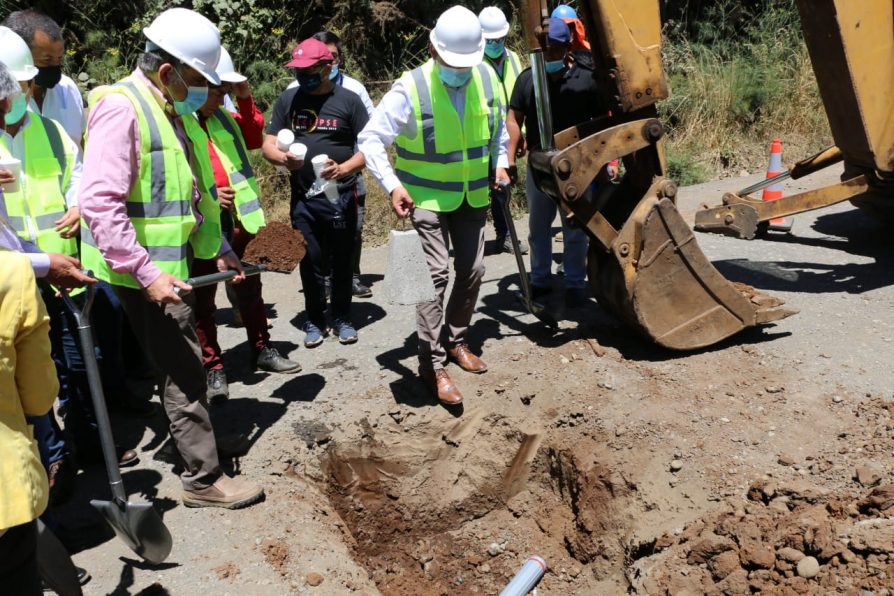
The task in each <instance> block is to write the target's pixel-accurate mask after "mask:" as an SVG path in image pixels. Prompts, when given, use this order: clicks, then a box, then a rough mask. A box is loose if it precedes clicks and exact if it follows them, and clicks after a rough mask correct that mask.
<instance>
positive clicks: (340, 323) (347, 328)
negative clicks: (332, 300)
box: [332, 319, 357, 344]
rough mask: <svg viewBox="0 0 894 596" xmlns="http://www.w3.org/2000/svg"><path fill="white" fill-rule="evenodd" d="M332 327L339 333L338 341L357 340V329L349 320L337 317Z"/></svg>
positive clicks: (351, 342) (348, 341) (346, 342)
mask: <svg viewBox="0 0 894 596" xmlns="http://www.w3.org/2000/svg"><path fill="white" fill-rule="evenodd" d="M332 327H333V328H334V329H335V332H336V333H337V334H338V343H341V344H353V343H356V342H357V330H356V329H354V326H353V325H351V323H350V322H349V321H346V320H345V319H335V322H333V324H332Z"/></svg>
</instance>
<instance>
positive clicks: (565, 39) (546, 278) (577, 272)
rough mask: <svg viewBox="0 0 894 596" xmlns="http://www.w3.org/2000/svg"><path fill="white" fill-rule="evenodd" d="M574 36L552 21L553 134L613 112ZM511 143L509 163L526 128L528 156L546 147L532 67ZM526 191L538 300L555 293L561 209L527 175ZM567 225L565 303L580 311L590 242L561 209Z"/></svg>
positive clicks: (514, 109) (513, 114)
mask: <svg viewBox="0 0 894 596" xmlns="http://www.w3.org/2000/svg"><path fill="white" fill-rule="evenodd" d="M570 50H571V31H570V30H569V29H568V25H567V24H566V23H565V22H564V21H563V20H562V19H559V18H550V19H549V28H548V32H547V34H546V47H545V48H544V58H545V60H546V72H547V82H548V89H549V97H550V104H551V106H552V122H553V130H555V131H560V130H564V129H566V128H569V127H571V126H574V125H576V124H578V123H580V122H584V121H586V120H589V119H591V118H595V117H597V116H603V115H605V114H606V112H607V111H608V110H607V108H606V106H605V105H604V102H603V100H602V95H601V94H600V93H599V92H598V89H597V88H596V83H595V81H594V79H593V76H592V75H593V73H592V71H590V70H589V69H586V68H584V67H582V66H580V65H579V64H578V63H576V62H574V61H573V60H571V58H570V55H569V52H570ZM506 125H507V128H508V129H509V135H510V137H511V141H510V143H509V160H510V163H512V164H514V163H515V159H516V154H515V151H516V148H517V147H518V146H519V144H520V143H521V142H522V127H523V126H525V127H526V137H527V139H526V140H527V146H528V151H529V152H530V151H535V150H539V149H540V148H541V147H542V144H541V139H540V128H539V125H538V121H537V105H536V101H535V97H534V79H533V75H532V73H531V69H530V68H528V69H526V70H525V71H524V72H522V74H521V75H520V76H519V78H518V81H517V82H516V84H515V90H514V91H513V93H512V98H511V99H510V101H509V113H508V115H507V117H506ZM526 187H527V188H526V191H527V196H528V208H529V213H530V215H529V218H528V227H529V240H530V242H531V290H532V293H533V294H534V297H536V298H539V297H542V296H546V295H547V294H549V293H550V292H551V291H552V271H551V267H552V255H553V250H552V233H551V231H552V223H553V220H554V219H555V217H556V211H557V205H556V203H555V202H554V201H553V200H552V199H550V198H549V197H548V196H547V195H546V194H544V193H543V192H542V191H540V189H538V188H537V186H536V185H535V184H534V177H533V176H528V177H527V181H526ZM559 214H560V216H561V220H562V234H563V245H562V248H563V259H562V263H563V265H564V268H565V303H566V305H567V306H569V307H572V308H574V307H579V306H581V305H583V304H585V303H586V301H587V300H588V299H589V295H590V294H589V291H588V290H587V287H586V286H587V270H586V262H587V250H588V247H589V240H588V238H587V235H586V233H585V232H584V231H583V230H582V229H581V228H580V227H571V226H569V224H568V218H567V216H566V214H565V212H564V211H562V210H559Z"/></svg>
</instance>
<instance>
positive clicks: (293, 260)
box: [242, 221, 307, 273]
mask: <svg viewBox="0 0 894 596" xmlns="http://www.w3.org/2000/svg"><path fill="white" fill-rule="evenodd" d="M306 252H307V242H306V241H305V240H304V236H303V235H302V234H301V232H299V231H298V230H295V229H293V228H292V226H290V225H289V224H285V223H282V222H277V221H272V222H269V223H268V224H267V225H266V226H264V227H263V228H261V229H260V230H258V235H257V236H255V237H254V239H253V240H252V241H251V242H249V243H248V246H247V247H246V249H245V254H244V255H243V257H242V258H243V259H244V260H245V261H246V262H248V263H251V264H253V265H265V266H266V267H267V270H268V271H278V272H280V273H291V272H292V271H293V270H294V269H295V267H297V266H298V263H300V262H301V259H303V258H304V255H305V253H306Z"/></svg>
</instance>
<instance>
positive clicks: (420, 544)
mask: <svg viewBox="0 0 894 596" xmlns="http://www.w3.org/2000/svg"><path fill="white" fill-rule="evenodd" d="M838 175H839V172H837V171H835V172H825V173H821V174H817V175H814V176H812V177H810V178H807V179H805V180H802V181H797V182H790V183H788V184H787V185H786V187H785V192H786V193H789V194H790V193H794V192H797V191H798V190H801V189H806V188H812V187H817V186H820V185H823V184H831V183H833V182H835V181H836V180H837V177H838ZM758 178H759V177H754V178H750V179H738V180H725V181H719V182H712V183H708V184H705V185H700V186H697V187H690V188H685V189H682V191H681V194H680V199H679V202H680V206H681V211H682V212H683V213H684V215H685V216H687V219H688V220H689V221H690V222H691V220H692V214H693V213H694V211H695V209H696V208H697V205H698V204H699V203H702V202H707V203H710V204H716V203H718V202H719V201H720V197H721V195H722V193H723V192H724V191H729V190H736V189H738V188H741V187H744V186H746V185H747V184H749V183H751V182H754V181H755V180H757V179H758ZM519 227H520V229H522V230H524V229H525V228H526V226H525V223H524V221H521V222H519ZM492 234H493V232H492V229H489V230H488V237H489V239H491V242H489V244H488V247H489V248H490V244H492V237H493V236H492ZM698 240H699V243H700V245H701V247H702V249H703V251H704V252H705V254H706V255H707V256H708V258H709V259H710V260H712V261H713V262H714V263H715V265H716V266H717V268H718V269H719V270H720V271H721V273H723V274H724V275H725V276H726V277H727V278H728V279H731V280H734V281H741V282H744V283H746V284H749V285H752V286H755V287H756V288H758V289H760V290H763V291H766V292H768V293H772V294H775V295H778V296H780V297H782V298H784V299H785V300H786V301H787V303H788V305H789V306H792V307H794V308H797V309H800V311H801V312H800V314H798V315H795V316H793V317H790V318H787V319H785V320H783V321H780V322H779V323H777V324H775V325H770V326H767V327H764V328H761V329H753V330H747V331H745V332H743V333H741V334H739V335H737V336H735V337H734V338H732V339H731V340H728V341H726V342H724V343H722V344H720V345H718V346H715V347H713V348H711V349H708V350H704V351H700V352H695V353H688V354H680V353H672V352H667V351H664V350H661V349H658V348H656V347H654V346H653V345H650V344H648V343H647V342H645V341H644V340H642V339H641V338H640V337H638V336H636V335H634V334H633V333H632V332H631V331H629V330H628V329H627V328H626V327H624V326H622V325H620V324H619V323H618V322H617V321H616V320H614V319H612V318H611V317H609V316H608V315H606V314H604V313H603V311H602V310H601V309H600V308H599V307H598V306H597V305H596V304H595V302H594V303H592V305H591V306H590V307H588V308H585V309H582V310H576V311H568V312H562V309H563V301H562V293H561V291H558V292H556V294H555V296H554V298H553V303H552V304H551V307H552V308H554V309H555V312H556V313H557V314H559V315H562V317H561V318H562V319H563V320H562V322H561V328H560V330H559V331H558V332H556V333H551V332H550V331H548V330H547V329H545V328H544V327H543V325H542V324H541V323H540V322H539V321H537V320H536V319H535V318H534V317H532V316H530V315H528V314H526V313H524V312H523V311H522V307H521V304H520V302H518V301H517V300H516V298H515V297H514V295H513V291H514V290H515V289H516V288H517V274H516V271H515V261H514V258H513V257H512V256H511V255H505V254H501V255H491V256H488V257H486V265H487V274H486V277H485V281H484V284H483V286H482V291H481V297H480V300H479V305H478V311H477V313H476V316H475V318H474V320H473V327H472V332H471V343H472V347H473V350H475V351H479V350H480V353H481V354H482V356H483V358H484V359H485V361H486V362H487V363H488V364H489V366H490V370H489V372H487V373H486V374H484V375H481V376H474V375H469V374H465V373H463V372H462V371H460V370H458V369H457V368H456V367H455V366H451V367H450V368H449V371H450V373H451V375H452V376H453V377H454V379H455V380H456V382H457V384H458V385H459V387H460V389H461V390H462V391H463V393H464V394H465V398H466V399H465V408H464V410H463V411H462V412H461V413H456V412H449V411H447V410H445V409H444V408H442V407H440V406H438V405H437V404H435V403H433V402H432V400H431V399H430V398H429V397H428V396H427V394H426V393H425V391H424V389H423V386H422V385H421V384H420V382H419V381H418V380H417V379H416V377H415V370H416V354H415V352H416V350H415V336H414V331H415V320H414V309H413V308H412V307H404V306H393V305H389V304H386V303H384V301H383V298H382V297H383V295H384V292H383V288H382V284H381V281H382V274H383V272H384V270H385V256H386V252H387V249H386V247H379V248H374V249H368V250H366V251H365V252H364V262H363V271H364V281H366V282H368V283H372V286H373V290H374V292H375V296H374V297H373V298H372V299H371V300H356V301H355V302H354V307H353V312H354V317H353V318H354V321H355V323H356V324H357V326H358V331H359V335H360V341H359V343H358V344H356V345H353V346H342V345H340V344H339V343H338V341H337V340H336V339H334V338H331V337H330V338H329V339H327V341H325V342H324V343H323V345H322V346H320V347H319V348H316V349H313V350H307V349H305V348H304V347H303V346H301V340H302V338H303V334H302V333H301V332H300V330H299V328H298V323H299V319H298V318H297V314H298V313H300V312H301V310H302V309H303V296H302V294H301V293H300V292H299V288H300V282H299V279H298V275H297V272H296V273H295V274H292V275H291V276H287V275H283V274H276V273H267V274H265V275H264V296H265V299H266V301H267V303H268V305H270V306H269V308H270V313H269V316H270V319H271V321H272V323H273V328H272V330H271V334H272V336H273V340H274V342H277V345H278V346H279V347H280V349H281V350H282V351H283V352H285V353H289V354H290V357H291V358H292V359H295V360H298V361H299V362H300V363H301V364H302V365H303V367H304V370H303V372H301V373H300V374H298V375H295V376H288V377H284V376H276V375H268V374H263V373H255V372H251V371H250V369H249V366H248V358H249V350H248V347H247V345H246V343H245V334H244V331H243V330H242V329H237V328H233V327H232V326H231V325H230V323H231V321H232V313H231V311H230V308H229V305H228V303H227V302H226V299H225V298H224V295H223V291H220V292H219V299H218V306H219V307H220V310H219V312H218V319H219V321H220V322H221V329H220V335H221V338H220V339H221V345H222V346H223V347H224V350H225V361H226V367H227V373H228V376H229V378H230V395H231V398H230V400H229V401H228V402H226V403H224V404H220V405H214V406H213V407H212V417H213V420H214V425H215V429H216V430H217V432H218V434H219V435H220V436H232V435H233V434H240V433H241V434H246V435H247V436H248V438H249V442H250V448H249V450H248V453H247V454H246V455H244V456H242V457H240V458H237V459H234V460H232V461H228V462H226V466H227V468H228V469H230V470H235V471H238V473H240V474H241V475H243V476H244V477H246V478H248V479H250V480H252V481H255V482H258V483H260V484H262V485H264V487H265V488H266V491H267V500H266V502H264V503H263V504H260V505H258V506H254V507H251V508H249V509H246V510H241V511H224V510H216V509H186V508H184V507H183V506H181V505H180V504H179V501H178V496H179V487H180V485H179V481H178V479H177V477H176V476H175V475H174V474H173V473H172V465H171V464H170V463H168V461H166V460H169V459H170V458H169V457H167V458H166V457H164V455H163V454H164V453H165V452H166V451H167V452H168V453H170V446H169V445H166V444H165V443H169V441H167V439H166V437H165V429H164V421H163V420H162V419H161V417H160V416H158V417H157V418H156V419H154V420H152V421H151V423H150V424H149V425H148V426H146V425H141V424H142V423H138V422H136V421H133V420H127V419H120V420H118V419H116V420H115V424H116V426H115V428H116V433H117V435H120V436H121V437H130V438H129V439H127V440H130V442H131V444H135V445H138V446H137V449H138V451H139V453H140V456H141V459H142V463H141V464H140V466H139V467H138V468H137V469H134V470H131V471H127V472H125V475H124V479H125V485H126V486H127V488H128V490H129V491H130V492H131V493H132V495H133V496H132V499H137V500H139V499H142V498H149V499H153V500H154V502H155V503H156V506H157V507H158V508H159V509H160V510H161V511H163V512H164V519H165V522H166V524H167V525H168V526H169V527H170V529H171V532H172V534H173V536H174V550H173V552H172V554H171V556H170V558H169V560H168V562H167V563H165V564H164V565H162V566H160V567H158V568H152V567H149V566H146V565H144V564H143V563H141V562H139V561H137V560H136V557H135V556H134V555H133V554H132V553H131V552H130V551H129V550H128V549H127V548H126V547H125V546H124V545H123V544H122V543H121V542H120V541H118V540H115V539H112V540H108V541H106V542H103V543H102V544H99V545H98V546H94V547H93V548H88V549H86V550H83V551H82V552H80V553H78V554H77V555H76V556H75V561H76V563H77V564H79V565H81V566H83V567H86V568H88V569H89V570H90V572H91V573H92V574H93V577H94V579H93V581H92V582H91V583H90V584H89V585H88V587H87V593H90V594H108V593H115V594H126V593H130V594H137V593H139V594H165V593H170V594H196V593H200V592H206V593H214V594H240V595H245V594H287V593H306V592H310V593H319V594H345V593H351V592H354V593H361V594H375V593H382V594H393V595H410V594H413V595H417V594H474V593H480V594H493V593H497V592H499V590H500V589H501V588H502V587H503V586H505V585H506V583H508V581H509V579H510V578H511V577H512V575H513V574H514V573H515V572H516V571H517V570H518V569H519V568H520V567H521V565H522V563H523V562H524V560H525V559H526V558H527V557H528V556H529V555H532V554H537V555H540V556H542V557H544V558H545V559H546V561H547V563H548V565H549V570H548V572H547V573H546V575H545V577H544V578H543V580H542V582H541V583H540V586H539V591H540V593H541V594H625V593H634V594H702V593H710V594H714V593H716V594H745V593H750V592H754V591H762V592H765V593H781V594H789V593H790V594H796V593H797V594H811V593H813V594H828V593H844V594H855V595H859V594H865V593H866V592H863V590H868V591H869V592H871V593H872V594H876V595H880V594H886V593H888V592H887V588H886V586H890V585H892V584H894V558H892V557H894V519H890V518H889V517H888V516H889V514H890V513H891V512H892V511H894V509H888V507H889V506H891V505H894V489H892V490H888V489H887V488H885V485H888V484H890V483H891V482H892V478H891V455H892V451H894V419H892V417H891V412H892V411H894V402H892V392H891V384H890V364H889V362H890V359H891V354H892V343H891V342H892V339H894V328H892V324H894V309H892V308H891V306H892V303H894V290H892V287H891V284H892V282H894V279H892V277H894V267H891V264H892V263H891V262H890V261H891V257H890V255H891V254H892V236H891V234H890V231H889V230H888V229H886V228H885V227H884V226H882V225H881V224H879V223H877V222H875V221H874V220H872V219H870V218H869V217H868V216H866V215H864V214H863V213H862V212H860V211H858V210H856V209H855V208H853V207H851V206H850V204H844V205H839V206H837V207H834V208H831V209H827V210H824V211H820V212H816V213H812V214H806V215H800V216H797V217H796V218H795V225H794V229H793V231H792V233H791V234H790V235H786V234H781V235H777V234H774V235H772V236H771V237H770V238H769V239H766V240H756V241H751V242H748V241H741V240H736V239H732V238H726V237H721V236H712V235H707V234H698ZM556 248H557V251H560V250H561V244H557V245H556ZM560 283H561V282H560V281H558V282H557V285H558V284H560ZM559 287H560V286H559ZM299 346H301V347H299ZM127 446H130V445H127ZM80 479H81V480H82V482H81V486H80V488H79V492H78V494H77V495H76V498H75V500H76V501H77V502H78V503H80V504H73V505H70V506H69V507H70V509H71V510H70V511H69V513H70V515H71V516H72V517H73V518H74V519H80V521H82V522H84V523H86V521H88V520H89V519H90V515H92V513H91V512H90V511H89V508H87V507H86V506H84V505H83V503H84V502H85V501H86V499H89V498H97V497H99V498H105V496H104V495H105V491H106V488H105V486H104V484H103V475H102V471H101V470H97V471H95V472H93V471H91V472H90V473H89V474H87V475H82V476H81V477H80ZM63 513H64V512H63Z"/></svg>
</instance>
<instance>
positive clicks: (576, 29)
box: [550, 4, 593, 70]
mask: <svg viewBox="0 0 894 596" xmlns="http://www.w3.org/2000/svg"><path fill="white" fill-rule="evenodd" d="M550 17H551V18H554V19H562V20H563V21H565V24H566V25H568V28H569V29H570V30H571V51H570V53H571V57H572V58H573V59H574V60H575V61H576V62H578V63H579V64H580V65H581V66H584V67H586V68H589V69H591V70H592V69H593V55H592V54H591V53H590V42H589V41H587V30H586V28H585V27H584V24H583V22H582V21H581V20H580V19H579V18H578V17H577V11H576V10H574V9H573V8H571V7H570V6H568V5H567V4H559V5H558V6H556V8H555V9H553V12H552V14H550Z"/></svg>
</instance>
